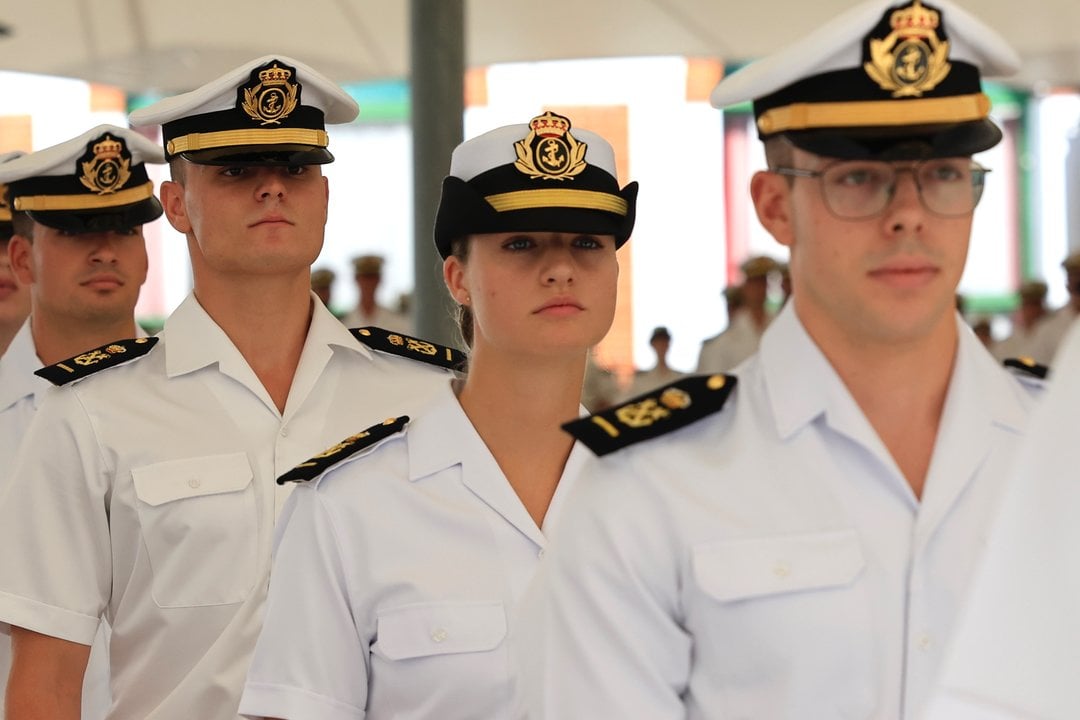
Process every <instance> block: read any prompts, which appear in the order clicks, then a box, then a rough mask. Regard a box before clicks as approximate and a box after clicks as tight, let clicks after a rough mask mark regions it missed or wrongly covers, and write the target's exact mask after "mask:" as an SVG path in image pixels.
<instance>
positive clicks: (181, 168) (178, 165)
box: [169, 157, 187, 185]
mask: <svg viewBox="0 0 1080 720" xmlns="http://www.w3.org/2000/svg"><path fill="white" fill-rule="evenodd" d="M186 165H187V160H185V159H184V158H182V157H174V158H173V159H172V160H170V161H169V179H170V180H172V181H173V182H174V183H178V184H180V185H183V184H184V182H185V181H186V180H187V167H186Z"/></svg>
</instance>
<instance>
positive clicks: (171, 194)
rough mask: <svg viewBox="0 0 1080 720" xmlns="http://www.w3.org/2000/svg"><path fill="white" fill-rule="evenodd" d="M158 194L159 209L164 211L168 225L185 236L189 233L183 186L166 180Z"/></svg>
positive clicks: (189, 225) (189, 224) (189, 227)
mask: <svg viewBox="0 0 1080 720" xmlns="http://www.w3.org/2000/svg"><path fill="white" fill-rule="evenodd" d="M158 194H159V195H160V196H161V207H162V208H163V209H164V210H165V217H167V218H169V224H170V225H172V226H173V227H174V228H176V231H177V232H181V233H184V234H185V235H186V234H187V233H189V232H191V220H189V219H188V214H187V199H186V198H185V197H184V186H183V185H181V184H180V183H178V182H173V181H172V180H166V181H164V182H162V183H161V188H160V190H159V191H158Z"/></svg>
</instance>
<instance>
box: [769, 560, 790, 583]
mask: <svg viewBox="0 0 1080 720" xmlns="http://www.w3.org/2000/svg"><path fill="white" fill-rule="evenodd" d="M772 571H773V575H775V576H776V577H778V578H781V579H782V578H786V577H787V576H788V575H790V574H791V566H790V565H788V564H787V563H786V562H784V561H783V560H777V561H776V564H775V565H773V568H772Z"/></svg>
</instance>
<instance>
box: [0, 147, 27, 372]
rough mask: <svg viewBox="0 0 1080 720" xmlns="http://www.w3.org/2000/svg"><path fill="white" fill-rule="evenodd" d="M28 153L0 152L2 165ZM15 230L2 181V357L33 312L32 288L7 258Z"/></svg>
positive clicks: (0, 328)
mask: <svg viewBox="0 0 1080 720" xmlns="http://www.w3.org/2000/svg"><path fill="white" fill-rule="evenodd" d="M25 154H26V153H23V152H18V151H17V152H11V153H5V154H4V155H0V164H2V163H5V162H7V161H8V160H14V159H15V158H17V157H21V156H23V155H25ZM13 232H14V230H13V229H12V225H11V206H10V205H8V201H7V187H6V186H5V185H2V184H0V357H3V355H4V352H5V351H6V350H7V349H8V345H10V344H11V340H12V338H14V337H15V334H16V333H18V332H19V328H21V327H22V325H23V323H24V322H25V321H26V316H27V315H29V314H30V288H28V287H26V286H25V285H20V284H19V283H18V281H16V279H15V273H14V272H12V271H11V263H10V262H9V261H8V257H7V245H8V241H9V240H10V239H11V235H12V233H13Z"/></svg>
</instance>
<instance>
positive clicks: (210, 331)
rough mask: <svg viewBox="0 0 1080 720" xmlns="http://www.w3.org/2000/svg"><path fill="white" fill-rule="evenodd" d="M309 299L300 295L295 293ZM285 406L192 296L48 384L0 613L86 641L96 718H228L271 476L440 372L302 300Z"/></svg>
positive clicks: (407, 402) (246, 652) (249, 636)
mask: <svg viewBox="0 0 1080 720" xmlns="http://www.w3.org/2000/svg"><path fill="white" fill-rule="evenodd" d="M312 298H313V300H314V296H312ZM314 307H315V310H314V313H313V317H312V321H311V326H310V329H309V331H308V336H307V340H306V342H305V344H304V348H303V351H302V354H301V358H300V363H299V365H298V367H297V369H296V374H295V377H294V379H293V383H292V388H291V390H290V392H289V398H288V401H287V404H286V408H285V412H284V413H283V414H282V413H279V412H278V410H277V409H276V407H275V406H274V404H273V402H272V400H271V399H270V396H269V395H268V393H267V392H266V390H265V388H264V387H263V386H262V384H261V383H260V382H259V381H258V379H257V378H256V376H255V374H254V372H253V371H252V370H251V368H250V366H249V365H248V363H247V362H246V361H245V360H244V358H243V356H242V355H241V354H240V352H239V351H238V350H237V349H236V347H235V346H234V345H233V344H232V343H231V342H230V341H229V339H228V337H227V336H226V335H225V333H224V332H223V331H222V330H221V328H220V327H218V326H217V325H216V324H215V323H214V322H213V321H212V320H211V319H210V317H209V316H208V315H207V314H206V312H205V311H204V310H203V309H202V308H201V306H199V304H198V302H197V301H196V300H195V299H194V297H188V299H187V300H185V301H184V303H183V304H182V305H181V306H180V307H179V308H178V309H177V310H176V311H175V312H174V313H173V314H172V316H170V317H169V319H168V320H167V321H166V323H165V329H164V330H163V331H162V333H161V341H160V342H159V344H158V345H157V346H155V347H154V348H153V349H152V350H151V351H150V353H149V354H147V355H146V356H145V357H142V358H140V359H138V360H136V361H134V362H130V363H128V364H126V365H122V366H120V367H114V368H110V369H108V370H104V371H101V372H99V373H98V374H96V375H93V376H91V377H88V378H85V379H83V380H81V381H78V382H75V383H72V384H71V385H68V386H65V387H63V388H57V389H50V391H49V393H48V394H47V396H46V399H45V402H44V403H42V405H41V408H40V409H39V410H38V413H37V415H36V417H35V419H34V422H33V423H32V424H31V427H30V428H29V430H28V431H27V434H26V437H25V439H24V442H23V445H22V447H21V449H20V451H19V454H18V458H17V460H16V470H15V473H14V475H13V478H12V481H11V482H10V483H9V487H8V491H7V493H6V495H5V496H4V497H3V498H2V500H0V543H2V544H3V546H5V547H8V548H17V549H18V552H9V553H4V554H2V555H0V619H2V620H5V621H7V622H10V623H11V624H13V625H19V626H21V627H26V628H29V629H31V630H35V631H37V632H42V633H45V634H48V635H52V636H55V637H59V638H63V639H66V640H71V641H73V642H78V643H84V644H89V643H90V641H91V640H92V639H93V637H94V633H95V632H96V630H97V628H98V623H99V618H100V617H102V616H104V617H105V618H106V619H107V620H109V621H110V622H111V624H112V642H111V646H110V651H111V657H112V695H113V707H112V709H111V711H110V714H109V717H110V718H117V719H120V718H123V719H124V720H128V719H129V718H156V719H160V720H164V719H166V718H199V719H200V720H213V719H217V718H221V719H225V718H235V717H236V716H237V706H238V704H239V700H240V691H241V689H242V686H243V681H244V676H245V673H246V672H247V667H248V663H249V660H250V654H251V651H252V649H253V648H254V645H255V640H256V637H257V635H258V631H259V626H260V624H261V619H262V611H263V603H264V599H265V595H266V586H267V581H268V574H269V570H270V546H271V538H272V534H273V528H274V520H275V518H276V515H277V509H278V507H279V503H280V502H281V501H282V500H283V493H281V492H280V491H279V489H278V487H277V486H276V485H275V483H274V480H275V479H276V478H277V476H278V475H280V474H282V473H284V472H286V471H287V470H289V469H291V468H292V467H294V466H295V465H296V464H297V463H299V462H302V461H303V460H305V459H307V458H309V457H310V456H311V455H313V454H314V453H316V452H318V451H320V450H321V449H324V448H326V447H327V446H328V445H330V444H331V443H333V442H335V441H336V440H339V439H340V438H341V437H343V436H345V435H348V434H350V433H352V432H356V431H358V430H360V429H363V428H365V427H367V426H369V425H371V424H372V423H373V422H376V421H378V420H380V419H383V418H385V417H386V416H387V415H389V414H392V413H395V412H402V410H403V409H405V410H408V409H410V408H411V407H413V406H414V405H415V404H417V403H418V402H419V401H420V400H421V399H422V398H424V397H427V396H429V395H430V394H431V393H432V392H433V391H434V389H435V388H436V387H438V386H441V385H442V384H443V383H444V382H445V379H446V378H447V373H446V372H444V371H441V370H437V369H435V368H433V367H431V366H421V365H419V364H417V363H414V362H412V361H409V360H405V359H402V358H397V357H392V356H385V355H382V354H378V353H373V352H370V351H369V350H368V349H367V348H366V347H364V346H362V345H360V344H359V343H358V342H357V341H356V340H355V339H354V338H353V337H352V336H351V335H350V334H349V332H348V330H346V329H345V328H344V327H343V326H342V325H341V324H340V323H339V322H338V321H337V320H336V319H335V318H334V317H333V316H332V315H331V314H330V313H329V312H328V311H327V310H326V309H325V308H324V307H323V306H322V304H321V303H319V302H318V301H317V300H316V301H315V303H314Z"/></svg>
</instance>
